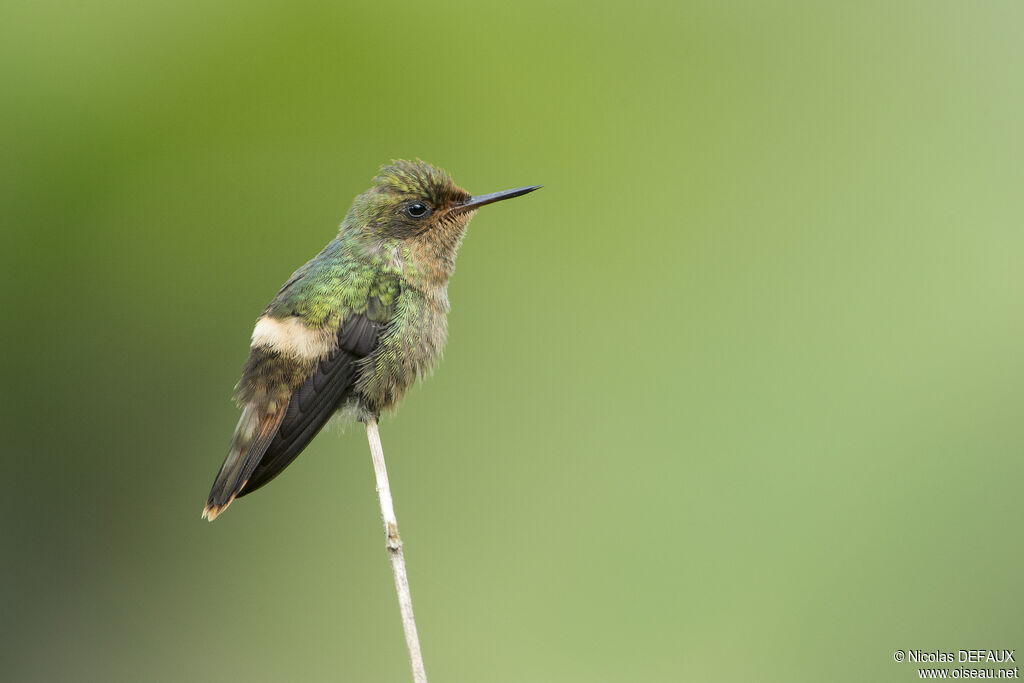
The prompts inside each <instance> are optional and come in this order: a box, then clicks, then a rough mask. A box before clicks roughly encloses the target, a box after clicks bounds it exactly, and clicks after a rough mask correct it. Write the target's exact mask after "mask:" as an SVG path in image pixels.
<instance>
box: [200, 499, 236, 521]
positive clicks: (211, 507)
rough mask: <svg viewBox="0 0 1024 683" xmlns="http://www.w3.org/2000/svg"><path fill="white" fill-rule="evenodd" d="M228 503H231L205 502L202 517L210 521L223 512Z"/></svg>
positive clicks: (229, 503) (229, 502)
mask: <svg viewBox="0 0 1024 683" xmlns="http://www.w3.org/2000/svg"><path fill="white" fill-rule="evenodd" d="M228 505H231V501H230V500H229V501H228V502H226V503H224V504H223V505H215V504H214V503H207V504H206V507H204V508H203V519H205V520H206V521H208V522H212V521H213V520H215V519H217V516H218V515H219V514H220V513H222V512H224V511H225V510H226V509H227V507H228Z"/></svg>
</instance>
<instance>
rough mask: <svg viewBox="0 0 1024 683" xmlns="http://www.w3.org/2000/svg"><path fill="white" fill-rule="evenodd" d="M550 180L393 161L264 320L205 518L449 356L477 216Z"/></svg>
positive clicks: (385, 404)
mask: <svg viewBox="0 0 1024 683" xmlns="http://www.w3.org/2000/svg"><path fill="white" fill-rule="evenodd" d="M539 187H540V186H539V185H531V186H528V187H518V188H515V189H512V190H505V191H503V192H493V193H491V194H483V195H471V194H470V193H469V192H467V191H466V190H464V189H462V188H461V187H459V186H458V185H456V184H455V182H454V181H452V179H451V177H450V176H449V175H448V173H446V172H445V171H444V170H442V169H440V168H438V167H436V166H433V165H431V164H428V163H426V162H424V161H420V160H417V161H406V160H396V161H394V162H392V163H391V164H390V165H386V166H383V167H381V169H380V172H379V173H378V174H377V176H376V177H375V178H374V179H373V184H372V185H371V186H370V189H368V190H366V191H365V192H363V193H362V194H360V195H359V196H357V197H356V198H355V200H354V201H353V202H352V206H351V207H350V208H349V210H348V213H346V214H345V218H344V219H343V220H342V222H341V226H340V228H339V230H338V235H337V237H335V238H334V239H333V240H331V242H330V243H328V245H327V246H326V247H324V248H323V250H322V251H321V252H320V253H319V254H317V255H316V256H315V257H313V258H312V259H311V260H310V261H308V262H307V263H306V264H305V265H303V266H302V267H301V268H299V269H298V270H297V271H295V272H294V273H293V274H292V276H291V277H290V278H289V279H288V281H287V282H285V283H284V285H283V286H282V287H281V289H280V291H279V292H278V293H277V295H276V296H275V297H274V299H273V300H272V301H271V302H270V305H268V306H267V307H266V309H265V310H264V311H263V314H262V315H261V316H260V317H259V318H258V319H257V320H256V326H255V327H254V329H253V332H252V343H251V345H250V348H249V357H248V359H247V360H246V362H245V364H244V365H243V367H242V377H241V379H240V380H239V381H238V384H237V385H236V386H235V400H236V402H237V403H238V405H239V407H240V408H241V410H242V415H241V417H240V418H239V421H238V426H237V427H236V428H235V432H234V436H233V437H232V439H231V445H230V447H229V448H228V454H227V457H226V458H225V459H224V464H223V465H221V468H220V471H219V472H218V473H217V478H216V480H214V482H213V488H212V489H211V490H210V496H209V498H208V499H207V501H206V507H204V508H203V517H204V518H205V519H208V520H210V521H211V522H212V521H213V520H214V519H216V517H217V516H218V515H219V514H221V513H222V512H224V510H225V509H226V508H227V507H228V505H230V504H231V502H232V501H233V500H234V499H235V498H236V497H240V496H245V495H247V494H249V493H252V492H253V491H255V490H257V489H259V488H260V487H262V486H264V485H265V484H267V483H268V482H269V481H270V480H272V479H273V478H274V477H276V476H277V475H278V474H280V473H281V471H282V470H283V469H284V468H286V467H287V466H288V465H289V464H291V462H292V461H293V460H295V458H296V457H298V455H299V453H301V452H302V450H303V449H304V448H305V447H306V446H307V445H308V444H309V442H310V441H312V439H313V437H315V436H316V435H317V433H319V432H320V430H321V429H322V428H323V426H324V425H325V424H326V423H327V421H328V420H329V419H330V418H331V416H332V415H334V414H336V413H339V414H341V416H342V418H343V419H348V420H363V421H365V420H367V419H373V420H376V419H377V418H378V417H379V416H380V415H381V413H383V412H388V413H390V412H393V411H394V410H395V408H396V407H397V406H398V403H399V402H400V401H401V400H402V397H403V396H404V394H405V392H406V391H407V390H408V389H409V387H410V386H412V384H413V383H414V382H416V381H417V380H419V379H421V378H422V377H423V376H424V375H426V374H428V373H430V372H431V371H432V370H433V369H434V366H435V365H436V364H437V361H438V359H439V358H440V356H441V351H442V350H443V348H444V345H445V341H446V338H447V331H448V311H449V310H450V305H449V302H448V280H449V278H450V277H451V276H452V273H453V272H454V270H455V256H456V252H458V249H459V246H460V244H461V243H462V239H463V237H464V236H465V234H466V228H467V227H468V225H469V222H470V220H472V218H473V216H474V215H476V211H477V210H478V209H479V208H480V207H482V206H485V205H487V204H492V203H494V202H500V201H503V200H505V199H512V198H513V197H520V196H522V195H525V194H527V193H529V192H533V191H534V190H536V189H538V188H539Z"/></svg>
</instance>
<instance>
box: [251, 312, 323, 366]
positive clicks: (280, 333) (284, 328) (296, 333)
mask: <svg viewBox="0 0 1024 683" xmlns="http://www.w3.org/2000/svg"><path fill="white" fill-rule="evenodd" d="M337 345H338V335H337V330H333V329H330V328H324V329H315V328H311V327H309V326H308V325H306V323H304V322H302V319H301V318H297V317H295V316H291V317H289V318H283V319H279V318H270V317H267V316H263V317H262V318H260V319H259V320H257V321H256V327H255V328H253V331H252V348H256V347H257V346H266V347H268V348H271V349H274V350H275V351H277V352H278V353H287V354H289V355H292V356H298V357H299V358H307V359H320V358H323V357H324V356H327V355H328V354H330V352H331V351H333V350H334V349H335V348H337Z"/></svg>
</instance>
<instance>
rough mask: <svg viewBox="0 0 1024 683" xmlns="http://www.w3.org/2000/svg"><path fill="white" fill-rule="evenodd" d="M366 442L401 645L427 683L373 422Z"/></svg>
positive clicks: (417, 679) (415, 675)
mask: <svg viewBox="0 0 1024 683" xmlns="http://www.w3.org/2000/svg"><path fill="white" fill-rule="evenodd" d="M366 439H367V441H369V442H370V455H371V456H372V457H373V472H374V474H376V475H377V495H378V496H379V497H380V515H381V517H383V518H384V535H385V539H386V543H387V549H388V557H390V558H391V568H392V569H393V570H394V572H395V590H396V591H398V607H399V609H401V611H402V628H404V629H405V644H406V646H408V648H409V659H410V660H411V661H412V680H413V681H414V683H427V671H426V669H424V668H423V653H422V652H420V637H419V634H417V633H416V618H415V617H414V616H413V614H412V593H410V592H409V577H408V575H407V574H406V573H405V556H404V555H403V554H402V539H401V538H400V537H399V536H398V520H397V519H396V518H395V508H394V505H393V504H392V502H391V485H390V484H388V470H387V467H386V466H385V465H384V449H383V447H381V445H380V432H379V431H378V430H377V421H376V420H373V419H369V420H367V421H366Z"/></svg>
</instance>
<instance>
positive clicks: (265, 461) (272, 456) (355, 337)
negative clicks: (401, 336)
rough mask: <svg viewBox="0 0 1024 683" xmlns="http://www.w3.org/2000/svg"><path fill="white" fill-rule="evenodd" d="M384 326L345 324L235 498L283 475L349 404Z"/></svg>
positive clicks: (356, 318)
mask: <svg viewBox="0 0 1024 683" xmlns="http://www.w3.org/2000/svg"><path fill="white" fill-rule="evenodd" d="M383 327H384V325H383V323H379V322H374V321H373V320H370V319H369V318H368V317H367V316H366V315H365V314H352V315H349V316H347V317H346V318H345V321H344V322H343V323H342V326H341V330H340V331H339V332H338V348H337V350H336V351H334V353H332V354H331V355H330V356H328V357H327V358H325V359H324V360H322V361H320V363H319V364H318V365H317V367H316V370H314V371H313V374H312V375H310V376H309V378H308V379H307V380H306V381H305V383H303V384H302V386H300V387H299V388H298V389H297V390H296V391H295V393H293V394H292V397H291V400H290V401H289V403H288V408H287V410H285V413H284V418H283V419H282V420H281V424H280V426H279V427H278V429H277V434H275V435H274V438H273V439H272V440H271V442H270V445H269V446H267V450H266V451H265V452H264V453H263V457H262V458H261V459H260V462H259V464H258V465H256V468H255V469H254V470H253V471H252V474H251V475H250V476H249V481H248V482H247V483H246V484H245V487H244V488H243V489H242V490H241V492H240V493H239V494H238V496H239V497H241V496H244V495H247V494H250V493H252V492H253V491H255V490H256V489H258V488H260V487H261V486H263V485H264V484H266V483H267V482H269V481H270V480H271V479H273V478H274V477H276V476H277V475H278V474H280V473H281V470H283V469H284V468H285V467H287V466H288V465H289V464H291V462H292V460H294V459H295V458H296V457H298V455H299V453H301V452H302V449H304V448H305V447H306V446H307V445H308V444H309V442H310V441H312V440H313V437H314V436H316V435H317V434H318V433H319V432H320V430H321V429H323V426H324V425H325V424H327V421H328V420H329V419H330V418H331V415H333V414H334V411H335V410H337V409H338V408H339V407H340V404H341V402H342V401H343V400H344V399H345V398H347V395H348V394H349V392H350V391H351V389H352V387H353V385H354V384H355V381H356V379H357V378H358V373H359V367H360V361H361V360H362V359H364V358H366V357H367V356H369V355H370V354H371V353H372V352H373V349H374V348H375V347H376V346H377V340H378V338H379V337H380V331H381V329H382V328H383Z"/></svg>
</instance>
